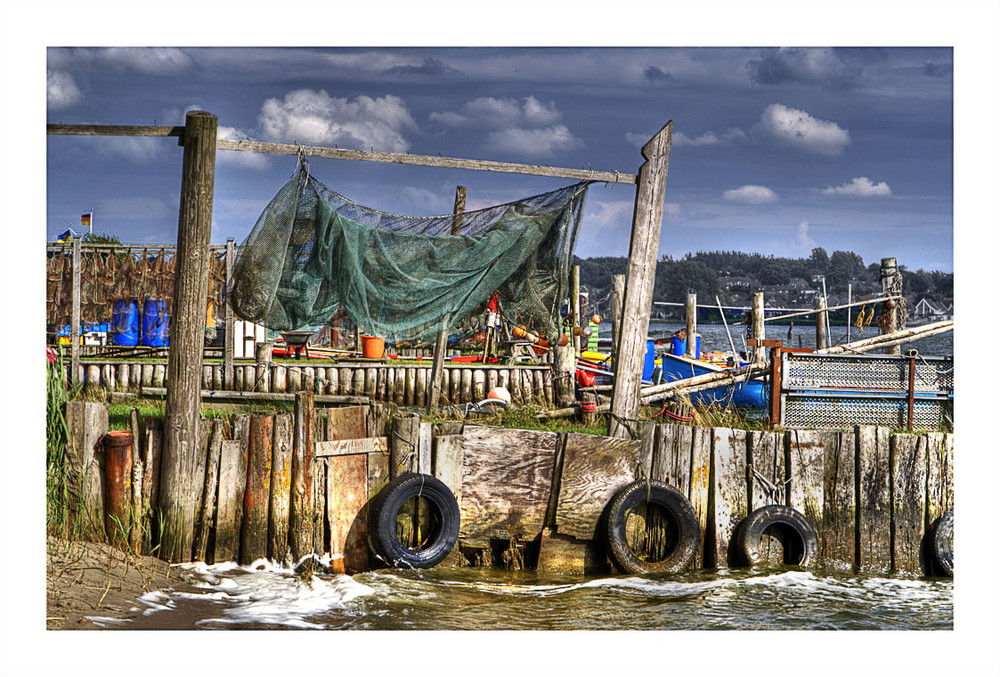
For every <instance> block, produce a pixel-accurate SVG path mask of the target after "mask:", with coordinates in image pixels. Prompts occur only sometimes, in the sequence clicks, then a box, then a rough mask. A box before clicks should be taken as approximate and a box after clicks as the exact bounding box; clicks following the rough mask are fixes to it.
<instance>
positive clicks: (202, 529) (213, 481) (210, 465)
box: [193, 419, 222, 562]
mask: <svg viewBox="0 0 1000 677" xmlns="http://www.w3.org/2000/svg"><path fill="white" fill-rule="evenodd" d="M221 459H222V420H221V419H215V420H214V421H212V436H211V438H210V439H209V443H208V459H207V461H206V465H205V491H204V497H203V499H202V504H201V514H200V517H199V519H198V524H197V528H196V529H195V533H194V548H193V550H194V560H195V561H196V562H205V561H207V560H206V559H205V558H206V557H207V556H208V536H209V531H210V530H211V527H212V525H213V524H215V501H216V494H217V493H218V490H219V464H220V462H221Z"/></svg>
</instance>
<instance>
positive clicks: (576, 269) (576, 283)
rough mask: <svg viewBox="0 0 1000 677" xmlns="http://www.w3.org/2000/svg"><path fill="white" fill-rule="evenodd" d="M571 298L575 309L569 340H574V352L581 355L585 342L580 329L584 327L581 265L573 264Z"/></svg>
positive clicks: (570, 283)
mask: <svg viewBox="0 0 1000 677" xmlns="http://www.w3.org/2000/svg"><path fill="white" fill-rule="evenodd" d="M569 298H570V303H571V304H572V305H571V306H570V308H571V310H572V311H573V328H572V331H571V332H570V335H569V340H570V341H572V345H573V352H574V353H576V356H577V357H579V356H580V352H581V351H582V348H581V345H582V344H583V340H582V339H583V335H582V334H580V331H581V330H582V329H583V324H582V323H581V322H580V266H573V268H572V270H571V274H570V282H569Z"/></svg>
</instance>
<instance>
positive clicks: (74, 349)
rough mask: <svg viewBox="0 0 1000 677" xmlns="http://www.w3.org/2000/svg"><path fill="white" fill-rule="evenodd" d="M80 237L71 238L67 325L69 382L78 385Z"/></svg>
mask: <svg viewBox="0 0 1000 677" xmlns="http://www.w3.org/2000/svg"><path fill="white" fill-rule="evenodd" d="M80 257H81V253H80V238H78V237H74V238H73V260H72V264H73V296H72V298H71V303H72V311H71V314H70V325H69V334H70V336H69V355H70V383H71V384H72V386H73V387H74V388H75V387H77V386H78V385H80V301H81V299H80V264H81V263H82V261H81V260H80Z"/></svg>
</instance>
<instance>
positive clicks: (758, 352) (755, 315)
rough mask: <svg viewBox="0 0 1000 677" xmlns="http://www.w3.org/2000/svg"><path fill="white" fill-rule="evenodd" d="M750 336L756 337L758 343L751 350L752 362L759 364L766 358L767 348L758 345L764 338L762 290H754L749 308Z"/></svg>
mask: <svg viewBox="0 0 1000 677" xmlns="http://www.w3.org/2000/svg"><path fill="white" fill-rule="evenodd" d="M750 320H751V332H752V338H755V339H757V341H758V345H757V347H756V348H753V349H752V350H751V354H752V357H753V360H752V361H753V362H754V363H755V364H759V363H761V362H764V361H765V360H767V348H766V347H764V346H762V345H760V342H761V341H763V340H764V339H765V333H764V292H756V293H754V295H753V302H752V305H751V308H750Z"/></svg>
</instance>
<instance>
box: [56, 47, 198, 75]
mask: <svg viewBox="0 0 1000 677" xmlns="http://www.w3.org/2000/svg"><path fill="white" fill-rule="evenodd" d="M48 61H49V65H50V66H53V67H56V68H61V69H64V70H79V69H85V68H105V67H110V68H112V69H114V70H118V71H130V72H134V73H142V74H143V75H183V74H184V73H187V72H189V71H192V70H194V69H196V68H197V64H196V63H195V61H194V59H192V58H191V57H190V56H188V54H187V53H186V52H185V51H184V50H182V49H178V48H176V47H102V48H96V49H95V48H71V49H64V48H52V49H49V51H48Z"/></svg>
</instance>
